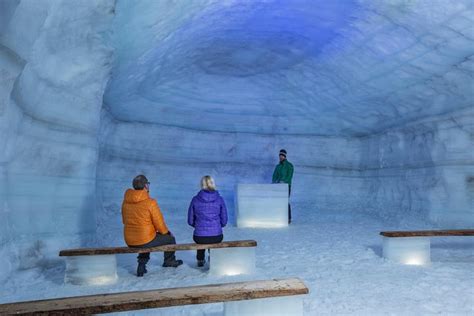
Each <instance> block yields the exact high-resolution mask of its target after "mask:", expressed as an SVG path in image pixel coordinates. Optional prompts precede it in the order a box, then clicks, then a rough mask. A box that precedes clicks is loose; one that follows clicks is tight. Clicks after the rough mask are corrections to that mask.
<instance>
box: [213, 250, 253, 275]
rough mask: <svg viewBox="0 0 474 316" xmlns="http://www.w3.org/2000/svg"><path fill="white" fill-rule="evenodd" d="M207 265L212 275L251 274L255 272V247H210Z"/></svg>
mask: <svg viewBox="0 0 474 316" xmlns="http://www.w3.org/2000/svg"><path fill="white" fill-rule="evenodd" d="M209 265H210V269H209V270H210V273H211V274H213V275H237V274H252V273H254V272H255V247H240V248H239V247H235V248H222V249H211V260H210V262H209Z"/></svg>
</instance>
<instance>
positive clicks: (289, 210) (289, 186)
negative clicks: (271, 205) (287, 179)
mask: <svg viewBox="0 0 474 316" xmlns="http://www.w3.org/2000/svg"><path fill="white" fill-rule="evenodd" d="M290 195H291V184H289V185H288V199H289V198H290ZM288 223H291V205H290V201H289V200H288Z"/></svg>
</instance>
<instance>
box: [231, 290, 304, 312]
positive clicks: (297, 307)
mask: <svg viewBox="0 0 474 316" xmlns="http://www.w3.org/2000/svg"><path fill="white" fill-rule="evenodd" d="M224 315H225V316H241V315H252V316H288V315H292V316H303V296H302V295H295V296H282V297H270V298H260V299H254V300H243V301H232V302H225V303H224Z"/></svg>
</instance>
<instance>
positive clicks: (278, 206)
mask: <svg viewBox="0 0 474 316" xmlns="http://www.w3.org/2000/svg"><path fill="white" fill-rule="evenodd" d="M235 199H236V203H237V207H236V210H235V211H236V216H237V226H238V227H268V228H271V227H273V228H275V227H285V226H288V184H286V183H285V184H276V183H275V184H239V185H238V186H237V188H236V193H235Z"/></svg>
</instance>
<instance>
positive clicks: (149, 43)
mask: <svg viewBox="0 0 474 316" xmlns="http://www.w3.org/2000/svg"><path fill="white" fill-rule="evenodd" d="M473 7H474V2H469V1H466V2H464V1H452V2H450V3H449V5H446V2H445V1H432V2H426V1H424V2H417V1H408V0H407V1H365V0H363V1H355V0H354V1H353V0H340V1H327V0H317V1H316V0H312V1H279V0H270V1H207V2H205V1H176V2H172V3H169V2H166V1H152V2H142V3H140V2H131V1H121V2H120V1H119V2H118V3H117V7H116V17H115V22H114V25H115V26H114V32H113V35H112V36H111V39H110V41H111V45H113V46H114V49H115V65H114V70H113V75H112V78H111V80H110V82H109V85H108V88H107V91H106V94H105V97H104V102H105V104H106V107H107V108H108V110H109V111H110V112H111V113H112V114H113V115H114V117H115V118H117V119H119V120H123V121H140V122H149V123H157V124H162V125H172V126H179V127H184V128H189V129H199V130H213V131H228V132H242V133H264V134H313V135H341V136H359V135H367V134H371V133H376V132H379V131H382V130H385V129H387V128H390V127H393V126H400V125H403V124H405V123H408V122H410V121H413V120H417V119H420V118H424V117H430V116H433V115H438V114H442V113H446V112H451V111H456V110H459V109H463V108H466V107H469V106H472V99H473V93H472V90H473V87H472V82H473V80H472V79H473V70H474V67H473V66H474V63H473V61H474V57H473V56H472V54H473V40H474V29H473V27H472V25H473V19H474V14H473V12H474V11H473V10H474V9H473Z"/></svg>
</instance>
